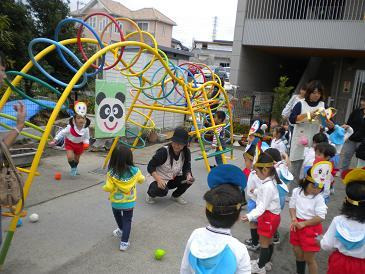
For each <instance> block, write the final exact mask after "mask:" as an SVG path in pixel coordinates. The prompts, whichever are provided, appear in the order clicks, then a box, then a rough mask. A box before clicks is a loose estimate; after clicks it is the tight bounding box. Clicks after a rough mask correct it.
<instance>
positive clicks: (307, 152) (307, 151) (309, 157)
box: [299, 132, 328, 180]
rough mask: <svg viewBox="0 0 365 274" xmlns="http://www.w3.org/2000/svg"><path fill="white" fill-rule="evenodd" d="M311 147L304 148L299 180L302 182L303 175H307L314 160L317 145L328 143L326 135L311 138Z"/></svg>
mask: <svg viewBox="0 0 365 274" xmlns="http://www.w3.org/2000/svg"><path fill="white" fill-rule="evenodd" d="M312 140H313V145H312V147H306V148H304V160H303V164H302V169H301V171H300V175H299V179H300V180H303V179H304V177H305V174H307V170H308V169H309V168H310V167H311V166H312V165H313V162H314V160H315V151H314V150H315V148H316V145H317V144H319V143H328V138H327V135H326V134H324V133H321V132H320V133H317V134H315V135H314V136H313V139H312Z"/></svg>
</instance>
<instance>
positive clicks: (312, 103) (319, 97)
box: [289, 80, 325, 180]
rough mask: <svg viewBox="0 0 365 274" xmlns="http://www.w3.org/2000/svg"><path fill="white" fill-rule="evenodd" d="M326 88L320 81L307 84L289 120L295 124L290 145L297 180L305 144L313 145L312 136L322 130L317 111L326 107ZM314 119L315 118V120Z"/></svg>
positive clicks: (293, 169)
mask: <svg viewBox="0 0 365 274" xmlns="http://www.w3.org/2000/svg"><path fill="white" fill-rule="evenodd" d="M323 92H324V88H323V85H322V83H321V82H320V81H318V80H313V81H311V82H309V83H308V84H307V90H306V93H305V97H304V100H302V101H299V102H298V103H297V104H296V105H295V106H294V108H293V110H292V112H291V114H290V116H289V121H290V123H291V124H293V125H294V128H293V134H292V138H291V146H290V158H289V159H290V162H291V172H292V174H293V175H294V178H295V179H296V180H297V179H298V177H299V172H300V168H301V166H302V164H303V159H304V148H305V146H312V138H313V136H314V135H315V134H317V133H318V132H319V131H320V122H319V121H318V120H317V119H314V118H316V115H317V114H316V112H317V110H318V109H320V108H324V107H325V104H324V102H323ZM313 119H314V120H313Z"/></svg>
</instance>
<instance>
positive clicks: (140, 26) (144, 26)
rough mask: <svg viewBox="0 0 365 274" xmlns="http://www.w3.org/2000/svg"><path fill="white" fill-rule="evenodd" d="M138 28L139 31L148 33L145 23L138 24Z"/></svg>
mask: <svg viewBox="0 0 365 274" xmlns="http://www.w3.org/2000/svg"><path fill="white" fill-rule="evenodd" d="M137 24H138V27H139V28H140V29H141V30H144V31H148V23H147V22H138V23H137Z"/></svg>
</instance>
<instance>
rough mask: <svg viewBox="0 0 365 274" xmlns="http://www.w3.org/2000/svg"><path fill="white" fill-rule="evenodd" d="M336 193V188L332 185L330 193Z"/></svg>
mask: <svg viewBox="0 0 365 274" xmlns="http://www.w3.org/2000/svg"><path fill="white" fill-rule="evenodd" d="M334 194H335V188H333V187H332V188H331V189H330V195H334Z"/></svg>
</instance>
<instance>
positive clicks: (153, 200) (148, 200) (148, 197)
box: [146, 194, 156, 204]
mask: <svg viewBox="0 0 365 274" xmlns="http://www.w3.org/2000/svg"><path fill="white" fill-rule="evenodd" d="M146 203H147V204H154V203H156V200H155V198H152V197H151V196H149V195H148V194H147V196H146Z"/></svg>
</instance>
